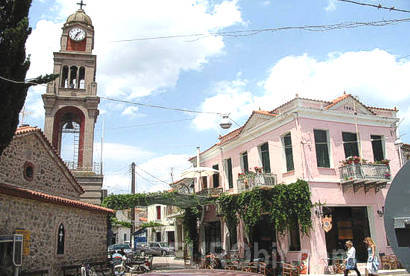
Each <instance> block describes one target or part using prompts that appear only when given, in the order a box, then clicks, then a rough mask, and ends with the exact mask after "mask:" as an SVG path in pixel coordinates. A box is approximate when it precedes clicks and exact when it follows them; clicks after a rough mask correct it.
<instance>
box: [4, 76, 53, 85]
mask: <svg viewBox="0 0 410 276" xmlns="http://www.w3.org/2000/svg"><path fill="white" fill-rule="evenodd" d="M0 79H2V80H4V81H8V82H11V83H14V84H33V85H43V86H47V84H45V83H35V82H31V81H30V80H25V81H16V80H12V79H8V78H6V77H2V76H0Z"/></svg>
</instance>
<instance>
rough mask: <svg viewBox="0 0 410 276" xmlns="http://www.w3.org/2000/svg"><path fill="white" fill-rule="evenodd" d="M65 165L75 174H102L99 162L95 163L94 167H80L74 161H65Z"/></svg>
mask: <svg viewBox="0 0 410 276" xmlns="http://www.w3.org/2000/svg"><path fill="white" fill-rule="evenodd" d="M64 163H65V165H66V166H67V168H68V169H69V170H71V171H75V172H91V173H93V174H102V171H101V163H98V162H94V163H93V166H92V167H84V166H82V167H80V166H78V163H77V162H73V161H64Z"/></svg>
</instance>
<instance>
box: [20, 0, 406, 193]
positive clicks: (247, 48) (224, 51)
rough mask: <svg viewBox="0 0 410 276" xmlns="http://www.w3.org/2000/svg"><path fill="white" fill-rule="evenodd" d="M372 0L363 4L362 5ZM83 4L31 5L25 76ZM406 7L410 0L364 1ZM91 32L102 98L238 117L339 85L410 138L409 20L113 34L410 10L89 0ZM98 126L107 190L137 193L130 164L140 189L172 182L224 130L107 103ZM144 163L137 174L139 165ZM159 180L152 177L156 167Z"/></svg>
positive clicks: (321, 20) (195, 119)
mask: <svg viewBox="0 0 410 276" xmlns="http://www.w3.org/2000/svg"><path fill="white" fill-rule="evenodd" d="M363 1H364V0H363ZM76 2H79V1H75V0H34V1H33V3H32V7H31V10H30V24H31V26H32V27H33V32H32V35H31V36H30V38H29V40H28V42H27V52H28V53H30V54H31V60H32V66H31V68H30V71H29V73H28V77H34V76H37V75H39V74H44V73H51V72H52V64H53V60H52V52H53V51H58V49H59V39H60V35H61V27H62V25H63V23H64V22H65V20H66V18H67V16H68V15H70V14H71V13H73V12H74V11H75V10H76V9H77V8H78V6H77V5H75V3H76ZM379 2H380V3H381V4H382V5H384V6H389V7H390V6H395V7H397V8H401V9H407V10H410V2H409V1H407V0H394V1H388V0H380V1H373V0H367V3H379ZM85 3H86V4H87V6H85V8H84V9H85V11H86V13H87V14H88V15H90V16H91V18H92V20H93V25H94V28H95V33H96V34H95V36H96V37H95V38H96V41H95V49H94V54H96V55H97V83H98V94H99V95H100V96H104V97H111V98H116V99H124V100H129V101H134V102H141V103H147V104H155V105H163V106H169V107H178V108H187V109H194V110H200V111H207V112H209V111H213V112H222V113H230V116H231V118H233V120H235V121H236V122H238V123H239V124H242V123H244V122H245V121H246V119H247V118H248V116H249V115H250V113H251V112H252V110H255V109H258V108H259V107H260V108H262V109H264V110H271V109H273V108H274V107H276V106H278V105H280V104H282V103H284V102H286V101H288V100H290V99H292V98H293V97H294V96H295V94H296V93H299V95H300V96H302V97H307V98H313V99H322V100H332V99H333V98H335V97H338V96H340V95H341V94H342V93H343V91H346V92H348V93H351V94H353V95H355V96H357V97H358V98H359V99H360V100H361V101H362V102H363V103H365V104H367V105H371V106H377V107H388V108H392V107H394V106H397V107H398V108H399V109H400V114H399V115H400V117H402V118H404V119H403V120H402V122H401V124H400V133H401V136H402V137H401V139H402V140H403V141H404V142H406V143H409V142H410V118H409V117H410V78H409V76H410V36H409V31H408V30H409V25H410V23H401V24H395V25H389V26H384V27H361V28H356V29H341V30H333V31H326V32H309V31H305V30H287V31H278V32H262V33H259V34H255V35H251V36H243V37H221V36H212V35H210V36H206V37H203V38H200V39H196V38H173V39H158V40H146V41H133V42H113V41H116V40H123V39H130V38H141V37H157V36H167V35H180V34H193V33H215V32H221V31H235V30H248V29H263V28H277V27H283V26H302V25H325V24H335V23H341V22H370V21H379V20H390V19H400V18H407V17H410V13H401V12H395V11H386V10H378V9H376V8H371V7H363V6H358V5H353V4H349V3H345V2H340V1H337V0H286V1H284V0H270V1H266V0H247V1H245V0H177V1H169V0H138V1H135V0H121V1H116V2H112V1H107V0H98V1H97V0H87V1H85ZM43 93H45V87H36V88H33V89H31V90H30V92H29V96H28V98H27V101H26V109H27V110H28V111H29V112H30V113H29V115H28V117H27V118H26V120H25V121H26V122H27V123H30V124H32V125H37V126H39V127H41V128H42V127H43V125H44V109H43V106H42V101H41V94H43ZM100 111H101V112H100V116H99V118H98V121H97V124H96V132H95V142H96V147H95V154H94V159H95V161H99V160H100V153H99V148H100V144H99V143H100V139H101V133H102V132H101V129H102V121H104V122H105V132H104V155H103V159H104V167H105V169H104V174H105V180H104V181H105V183H104V185H105V187H107V188H108V189H109V191H110V192H115V193H120V192H121V193H124V192H127V191H129V190H130V188H129V187H130V176H129V165H130V163H131V162H132V161H134V162H136V164H137V166H138V168H137V172H138V174H139V175H138V176H137V191H155V190H162V189H166V188H167V185H166V183H169V182H171V175H170V172H171V168H173V175H174V179H178V178H179V174H180V173H181V171H182V170H184V169H186V168H188V167H189V166H190V164H189V163H188V161H187V159H188V157H189V156H192V155H194V154H195V148H196V146H200V147H201V149H202V150H204V149H206V148H208V147H209V146H211V145H212V144H214V143H215V142H216V141H217V137H218V135H220V134H222V135H223V134H224V133H226V131H223V130H221V129H220V128H218V120H219V118H218V117H217V116H214V115H209V114H208V115H207V114H201V115H198V114H192V113H184V112H176V111H169V110H162V109H153V108H147V107H137V106H133V105H127V104H121V103H115V102H110V101H107V100H103V99H102V100H101V104H100ZM140 168H141V169H140ZM144 171H146V172H148V173H149V174H151V175H153V176H155V178H154V177H152V176H150V175H149V174H147V173H145V172H144Z"/></svg>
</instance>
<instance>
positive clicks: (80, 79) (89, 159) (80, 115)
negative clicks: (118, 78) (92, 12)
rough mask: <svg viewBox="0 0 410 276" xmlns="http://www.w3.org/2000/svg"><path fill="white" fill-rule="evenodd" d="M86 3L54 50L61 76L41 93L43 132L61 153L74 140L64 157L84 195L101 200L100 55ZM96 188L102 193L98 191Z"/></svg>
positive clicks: (68, 23) (70, 19)
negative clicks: (97, 157)
mask: <svg viewBox="0 0 410 276" xmlns="http://www.w3.org/2000/svg"><path fill="white" fill-rule="evenodd" d="M83 5H85V4H83V2H82V1H81V3H80V9H78V10H77V11H76V12H75V13H73V14H72V15H70V16H69V17H68V18H67V20H66V22H65V23H64V25H63V27H62V34H61V38H60V50H59V51H58V52H54V53H53V54H54V69H53V71H54V74H59V77H58V78H57V79H56V80H54V81H53V82H51V83H49V84H48V85H47V91H46V93H45V94H43V95H42V98H43V102H44V109H45V123H44V133H45V135H46V137H47V138H48V139H49V141H51V142H52V144H53V146H54V147H55V149H56V150H57V151H58V152H59V154H60V156H61V155H62V148H63V147H64V146H65V145H64V143H66V142H69V143H71V144H73V148H74V154H73V158H72V159H73V160H64V161H66V164H67V165H68V166H69V168H70V169H71V171H72V173H73V175H74V176H75V177H76V178H77V181H78V182H79V184H80V185H82V186H83V189H84V190H85V191H86V193H85V194H84V195H83V196H82V197H83V198H84V201H87V202H90V203H98V204H99V203H101V194H102V193H101V186H102V172H101V171H100V170H99V168H100V166H98V164H96V163H95V162H94V160H93V151H94V150H93V147H94V127H95V123H96V121H97V117H98V114H99V110H98V105H99V103H100V98H99V97H98V96H97V83H96V81H95V75H96V69H97V57H96V56H95V55H93V53H92V51H93V49H94V26H93V24H92V21H91V18H90V17H89V16H88V15H87V14H86V13H85V11H84V10H83V8H82V6H83ZM65 133H72V134H74V135H77V137H78V138H77V140H75V139H74V140H75V141H74V143H73V141H66V140H64V139H62V137H63V135H64V134H65ZM70 146H71V145H70ZM84 175H87V176H95V177H94V178H95V179H91V180H90V179H86V177H84ZM98 177H99V178H100V179H97V178H98ZM89 183H91V184H92V185H89ZM88 186H90V187H88ZM88 188H89V189H88ZM87 190H90V191H92V192H87ZM97 191H100V193H99V194H96V192H97Z"/></svg>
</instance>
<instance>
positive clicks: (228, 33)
mask: <svg viewBox="0 0 410 276" xmlns="http://www.w3.org/2000/svg"><path fill="white" fill-rule="evenodd" d="M339 1H345V2H354V1H350V0H339ZM357 3H359V2H357ZM369 5H370V4H369ZM376 7H378V6H377V5H376ZM381 8H386V7H381ZM387 9H389V10H395V11H402V12H410V11H406V10H399V9H395V8H394V7H393V9H392V8H387ZM409 21H410V18H401V19H390V20H380V21H370V22H342V23H336V24H330V25H304V26H284V27H277V28H263V29H251V30H238V31H226V32H209V33H193V34H180V35H168V36H153V37H139V38H131V39H121V40H114V41H111V42H132V41H145V40H158V39H172V38H196V39H201V38H204V37H209V36H223V37H242V36H252V35H256V34H259V33H263V32H278V31H289V30H304V31H311V32H324V31H331V30H339V29H353V28H359V27H365V26H371V27H383V26H387V25H391V24H399V23H405V22H409Z"/></svg>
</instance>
